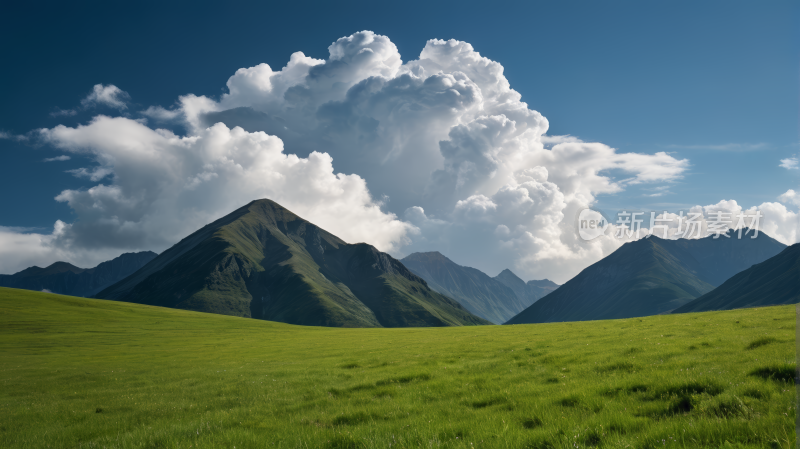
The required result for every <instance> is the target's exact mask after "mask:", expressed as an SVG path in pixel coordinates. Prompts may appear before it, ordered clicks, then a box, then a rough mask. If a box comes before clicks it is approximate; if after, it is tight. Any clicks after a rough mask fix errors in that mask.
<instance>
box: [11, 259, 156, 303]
mask: <svg viewBox="0 0 800 449" xmlns="http://www.w3.org/2000/svg"><path fill="white" fill-rule="evenodd" d="M156 256H157V254H156V253H154V252H152V251H142V252H139V253H125V254H123V255H121V256H119V257H117V258H115V259H113V260H109V261H107V262H103V263H101V264H100V265H98V266H96V267H94V268H88V269H87V268H78V267H76V266H74V265H72V264H69V263H67V262H56V263H54V264H52V265H50V266H48V267H47V268H40V267H35V266H34V267H30V268H26V269H24V270H22V271H20V272H19V273H16V274H12V275H0V287H11V288H21V289H24V290H48V291H50V292H53V293H59V294H62V295H70V296H84V297H88V296H92V295H94V294H96V293H98V292H99V291H100V290H102V289H104V288H106V287H108V286H109V285H111V284H113V283H115V282H117V281H120V280H122V279H124V278H126V277H128V276H129V275H131V274H132V273H133V272H135V271H136V270H138V269H139V268H141V267H143V266H144V265H145V264H146V263H147V262H150V261H151V260H153V259H154V258H155V257H156Z"/></svg>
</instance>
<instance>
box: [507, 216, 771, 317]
mask: <svg viewBox="0 0 800 449" xmlns="http://www.w3.org/2000/svg"><path fill="white" fill-rule="evenodd" d="M784 248H785V245H783V244H781V243H779V242H777V241H775V240H774V239H772V238H771V237H769V236H768V235H766V234H764V233H763V232H762V233H759V236H758V238H756V239H751V238H750V236H746V237H744V238H742V239H738V238H737V236H736V234H734V233H732V232H729V237H727V238H726V237H724V236H722V237H720V238H718V239H714V238H713V237H706V238H703V239H696V240H687V239H681V240H665V239H661V238H658V237H650V238H645V239H641V240H638V241H635V242H630V243H626V244H624V245H623V246H622V247H620V248H619V249H618V250H617V251H615V252H614V253H612V254H610V255H609V256H608V257H606V258H605V259H603V260H601V261H599V262H597V263H595V264H594V265H591V266H590V267H588V268H586V269H585V270H583V271H582V272H581V273H580V274H578V275H577V276H575V277H574V278H573V279H571V280H570V281H568V282H567V283H565V284H564V285H562V286H561V287H559V288H558V289H557V290H556V291H554V292H552V293H550V294H548V295H547V296H545V297H544V298H542V299H541V300H539V301H537V302H536V303H534V304H533V305H532V306H530V307H529V308H527V309H525V310H524V311H523V312H522V313H520V314H519V315H517V316H515V317H514V318H512V319H511V320H509V321H508V324H520V323H544V322H554V321H584V320H599V319H613V318H628V317H636V316H647V315H656V314H661V313H668V312H670V311H672V310H675V309H678V308H679V307H681V306H683V305H685V304H687V303H689V302H690V301H692V300H694V299H695V298H698V297H699V296H701V295H703V294H706V293H708V292H710V291H711V290H713V289H714V287H716V286H718V285H720V283H722V282H724V281H725V280H726V279H728V278H730V277H731V276H733V275H734V274H736V273H737V272H738V271H737V270H739V271H741V270H742V269H746V268H748V267H750V266H752V265H753V264H756V263H760V262H763V261H764V260H766V259H768V258H770V257H772V256H774V255H776V254H778V253H779V252H780V251H782V250H783V249H784ZM743 267H744V268H743Z"/></svg>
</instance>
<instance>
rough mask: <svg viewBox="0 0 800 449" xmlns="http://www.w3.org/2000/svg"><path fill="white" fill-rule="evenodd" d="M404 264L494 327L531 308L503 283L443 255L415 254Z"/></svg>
mask: <svg viewBox="0 0 800 449" xmlns="http://www.w3.org/2000/svg"><path fill="white" fill-rule="evenodd" d="M401 262H403V265H405V266H406V267H408V269H409V270H411V272H412V273H414V274H416V275H417V276H419V277H421V278H422V279H424V280H425V281H426V282H427V283H428V285H429V286H430V287H431V288H432V289H433V290H436V291H437V292H439V293H441V294H443V295H447V296H449V297H451V298H453V299H455V300H456V301H458V302H459V303H460V304H461V305H462V306H464V307H465V308H466V309H467V310H469V311H470V312H472V313H473V314H475V315H477V316H479V317H481V318H484V319H487V320H489V321H491V322H493V323H497V324H502V323H505V322H506V321H508V319H509V318H511V317H513V316H514V315H516V314H517V313H519V312H521V311H522V310H524V309H525V307H527V306H529V305H530V303H526V302H525V301H524V300H523V299H521V298H520V297H518V296H517V295H516V294H515V293H514V291H513V290H512V289H510V288H509V287H508V286H506V285H504V284H503V283H502V282H499V281H497V280H496V279H494V278H491V277H489V276H488V275H486V274H485V273H483V272H482V271H480V270H477V269H475V268H470V267H463V266H461V265H458V264H457V263H455V262H453V261H452V260H450V259H448V258H447V257H445V256H443V255H442V254H441V253H438V252H430V253H413V254H411V255H409V256H408V257H406V258H404V259H402V260H401ZM523 285H524V282H523Z"/></svg>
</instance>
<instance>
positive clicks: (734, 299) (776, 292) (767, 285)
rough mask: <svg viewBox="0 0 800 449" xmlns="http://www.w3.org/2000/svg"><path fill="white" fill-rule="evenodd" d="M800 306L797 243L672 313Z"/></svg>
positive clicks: (798, 246)
mask: <svg viewBox="0 0 800 449" xmlns="http://www.w3.org/2000/svg"><path fill="white" fill-rule="evenodd" d="M798 302H800V243H795V244H794V245H792V246H790V247H788V248H786V249H784V250H783V251H781V253H780V254H778V255H777V256H775V257H772V258H770V259H768V260H766V261H764V262H761V263H760V264H756V265H753V266H752V267H750V268H748V269H747V270H745V271H742V272H741V273H739V274H737V275H735V276H733V277H732V278H730V279H728V280H727V281H726V282H725V283H724V284H722V285H720V286H719V287H717V288H715V289H714V290H712V291H710V292H708V293H706V294H705V295H703V296H701V297H699V298H697V299H695V300H694V301H692V302H690V303H688V304H686V305H684V306H682V307H680V308H678V309H676V310H675V311H673V312H672V313H686V312H704V311H709V310H730V309H740V308H745V307H760V306H770V305H780V304H795V303H798Z"/></svg>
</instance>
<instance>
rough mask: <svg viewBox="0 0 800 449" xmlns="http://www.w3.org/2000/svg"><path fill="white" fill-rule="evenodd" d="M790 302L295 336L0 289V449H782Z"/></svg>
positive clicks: (269, 325)
mask: <svg viewBox="0 0 800 449" xmlns="http://www.w3.org/2000/svg"><path fill="white" fill-rule="evenodd" d="M794 376H795V312H794V306H777V307H765V308H758V309H742V310H733V311H724V312H707V313H690V314H681V315H664V316H653V317H646V318H632V319H623V320H611V321H588V322H580V323H554V324H530V325H516V326H477V327H453V328H406V329H341V328H319V327H302V326H292V325H287V324H280V323H273V322H267V321H260V320H253V319H246V318H237V317H231V316H221V315H212V314H204V313H199V312H190V311H185V310H175V309H165V308H159V307H152V306H145V305H138V304H130V303H121V302H112V301H104V300H93V299H84V298H73V297H69V296H60V295H52V294H45V293H38V292H31V291H25V290H14V289H3V288H0V447H3V448H47V447H51V448H198V447H199V448H204V447H208V448H211V447H214V448H216V447H225V448H237V449H240V448H241V449H244V448H417V447H424V448H443V447H446V448H476V447H481V448H483V447H487V448H534V449H545V448H584V447H603V448H616V447H619V448H626V447H631V448H661V447H674V448H719V447H734V448H790V447H794V445H795V430H794V423H795V413H796V406H795V404H796V401H795V387H794Z"/></svg>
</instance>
